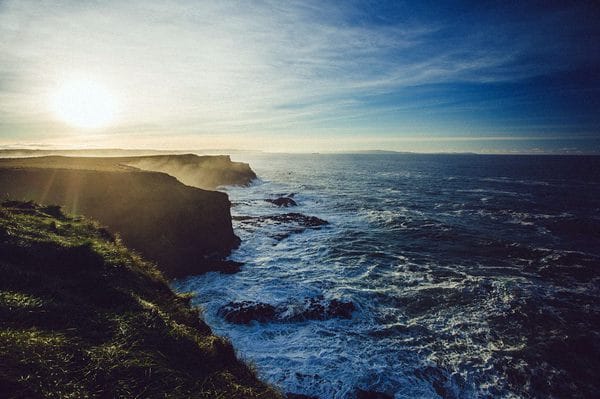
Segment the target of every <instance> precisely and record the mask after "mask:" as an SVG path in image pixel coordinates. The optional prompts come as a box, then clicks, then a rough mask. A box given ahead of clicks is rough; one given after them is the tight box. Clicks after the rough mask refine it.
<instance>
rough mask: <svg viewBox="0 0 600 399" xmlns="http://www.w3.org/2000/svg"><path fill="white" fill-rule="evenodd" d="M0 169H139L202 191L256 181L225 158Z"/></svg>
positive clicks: (57, 161)
mask: <svg viewBox="0 0 600 399" xmlns="http://www.w3.org/2000/svg"><path fill="white" fill-rule="evenodd" d="M0 168H44V169H47V168H53V169H82V170H97V171H112V172H114V171H118V172H123V171H133V170H135V169H139V170H146V171H154V172H163V173H167V174H169V175H171V176H174V177H176V178H177V179H178V180H179V181H181V182H182V183H184V184H187V185H190V186H194V187H198V188H203V189H206V190H213V189H215V188H217V187H218V186H224V185H247V184H249V183H250V182H251V181H252V180H253V179H255V178H256V174H255V173H254V171H253V170H252V169H251V168H250V166H249V165H248V164H247V163H243V162H232V161H231V158H230V157H229V156H228V155H204V156H198V155H194V154H167V155H147V156H126V157H123V156H118V157H112V156H107V157H89V156H80V157H71V156H37V157H25V158H0Z"/></svg>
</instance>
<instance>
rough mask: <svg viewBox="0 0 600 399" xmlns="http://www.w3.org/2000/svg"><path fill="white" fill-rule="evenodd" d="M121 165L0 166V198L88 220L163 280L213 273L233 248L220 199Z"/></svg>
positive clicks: (16, 162) (52, 161) (53, 161)
mask: <svg viewBox="0 0 600 399" xmlns="http://www.w3.org/2000/svg"><path fill="white" fill-rule="evenodd" d="M176 157H177V156H173V157H167V161H166V162H167V163H169V162H174V161H172V159H173V158H176ZM194 157H195V156H194ZM124 160H125V159H118V160H117V159H116V158H68V157H41V158H26V159H9V160H6V159H4V160H0V195H2V196H3V197H4V198H9V199H13V200H24V201H29V200H33V201H36V202H39V203H41V204H60V205H62V206H63V207H64V209H65V210H66V211H67V212H69V213H76V214H83V215H86V216H90V217H92V218H94V219H96V220H98V221H100V222H101V223H102V224H104V225H106V226H107V227H108V228H109V229H110V230H111V231H114V232H117V233H119V234H120V235H121V237H122V238H123V241H124V242H125V243H126V244H127V245H128V246H129V247H131V248H133V249H135V250H138V251H140V252H141V253H142V254H143V255H144V256H145V257H147V258H148V259H150V260H153V261H156V262H157V263H158V266H159V267H160V268H161V270H162V271H163V273H164V274H165V275H166V276H167V277H176V276H181V275H185V274H194V273H198V274H199V273H202V272H205V271H209V270H213V269H214V268H215V267H217V266H218V265H219V262H218V259H220V258H222V257H223V256H225V255H227V254H228V253H229V251H230V250H231V248H233V247H235V246H236V245H237V244H238V243H239V239H238V238H237V237H236V236H235V235H234V233H233V229H232V226H231V216H230V211H229V208H230V202H229V199H228V198H227V195H226V194H224V193H220V192H214V191H206V190H202V189H199V188H195V187H190V186H186V185H184V184H182V183H181V182H180V181H178V180H177V179H176V178H174V177H172V176H170V175H167V174H165V173H160V172H147V171H141V170H139V169H137V168H135V167H132V166H127V165H125V164H124V163H123V161H124ZM127 160H128V161H131V158H127ZM137 161H139V160H136V162H137ZM163 161H164V159H163ZM182 163H184V161H182ZM215 260H217V261H215Z"/></svg>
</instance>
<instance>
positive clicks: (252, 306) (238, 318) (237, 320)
mask: <svg viewBox="0 0 600 399" xmlns="http://www.w3.org/2000/svg"><path fill="white" fill-rule="evenodd" d="M219 315H220V316H221V317H223V318H224V319H225V320H227V321H228V322H230V323H234V324H248V323H250V322H251V321H258V322H260V323H264V322H268V321H271V320H273V319H274V318H275V315H276V309H275V306H273V305H269V304H268V303H260V302H249V301H243V302H230V303H228V304H227V305H225V306H223V307H221V309H219Z"/></svg>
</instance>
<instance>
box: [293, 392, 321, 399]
mask: <svg viewBox="0 0 600 399" xmlns="http://www.w3.org/2000/svg"><path fill="white" fill-rule="evenodd" d="M285 398H286V399H319V398H317V397H316V396H308V395H303V394H301V393H286V394H285Z"/></svg>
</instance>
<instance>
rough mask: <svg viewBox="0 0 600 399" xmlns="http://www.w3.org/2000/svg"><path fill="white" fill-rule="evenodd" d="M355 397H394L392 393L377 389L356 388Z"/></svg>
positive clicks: (358, 398) (371, 398)
mask: <svg viewBox="0 0 600 399" xmlns="http://www.w3.org/2000/svg"><path fill="white" fill-rule="evenodd" d="M356 399H394V397H393V396H392V395H388V394H387V393H383V392H377V391H365V390H362V389H357V390H356Z"/></svg>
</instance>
